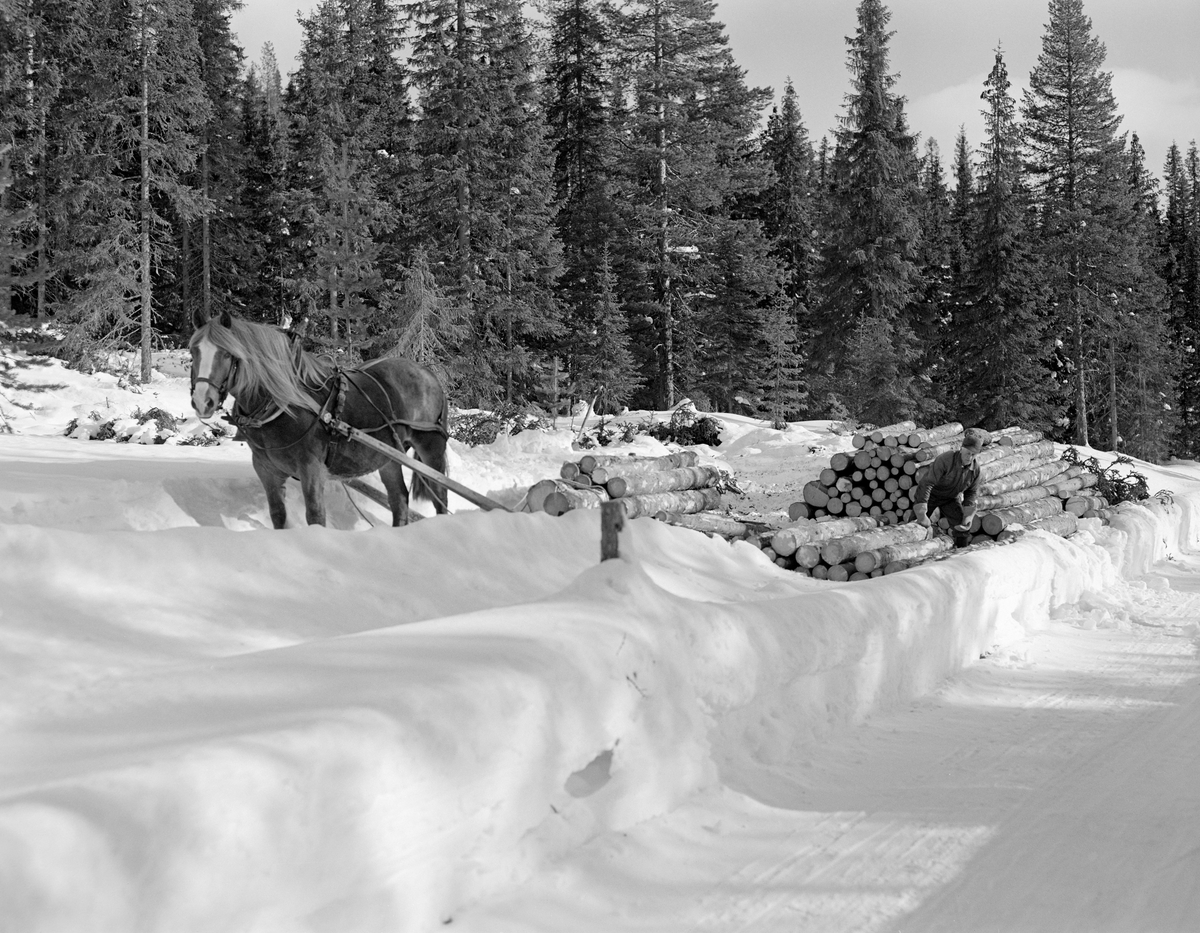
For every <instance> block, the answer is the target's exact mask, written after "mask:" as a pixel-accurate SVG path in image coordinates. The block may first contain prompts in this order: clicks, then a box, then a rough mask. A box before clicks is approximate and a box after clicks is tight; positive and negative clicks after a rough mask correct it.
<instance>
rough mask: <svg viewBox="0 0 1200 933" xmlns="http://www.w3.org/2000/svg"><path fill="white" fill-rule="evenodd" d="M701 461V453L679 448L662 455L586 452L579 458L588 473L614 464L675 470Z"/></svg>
mask: <svg viewBox="0 0 1200 933" xmlns="http://www.w3.org/2000/svg"><path fill="white" fill-rule="evenodd" d="M699 462H700V455H699V454H697V453H696V451H694V450H679V451H676V452H675V453H673V454H665V455H664V456H661V457H639V456H635V455H631V454H624V455H622V454H584V455H583V456H582V457H580V458H579V469H580V470H581V471H582V472H584V473H587V474H589V475H590V474H592V473H593V472H595V470H596V468H597V467H601V466H602V467H609V466H612V465H614V464H618V463H619V464H621V465H623V466H628V465H630V464H635V463H636V464H639V466H637V467H634V468H633V469H637V470H642V469H646V470H673V469H675V468H676V467H685V466H695V465H696V464H697V463H699Z"/></svg>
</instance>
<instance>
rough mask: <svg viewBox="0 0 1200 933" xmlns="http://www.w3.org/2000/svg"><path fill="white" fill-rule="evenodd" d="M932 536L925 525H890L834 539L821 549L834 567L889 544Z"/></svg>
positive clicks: (823, 556) (903, 542)
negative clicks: (864, 552)
mask: <svg viewBox="0 0 1200 933" xmlns="http://www.w3.org/2000/svg"><path fill="white" fill-rule="evenodd" d="M929 536H930V530H929V529H928V528H926V527H924V526H923V525H918V524H915V523H913V524H908V525H890V526H887V527H884V528H875V529H872V530H870V531H861V532H858V533H857V534H852V535H847V536H846V537H843V538H833V539H832V540H830V541H826V542H825V543H824V544H823V545H822V547H821V559H822V560H823V561H825V563H827V564H829V565H830V566H833V565H834V564H840V563H842V562H844V561H848V560H853V559H854V558H855V557H857V556H858V555H859V554H861V553H862V552H863V551H873V550H875V549H877V548H881V547H884V546H886V545H889V544H907V543H908V542H910V541H923V540H925V539H926V538H928V537H929Z"/></svg>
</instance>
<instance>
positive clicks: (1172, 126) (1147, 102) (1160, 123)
mask: <svg viewBox="0 0 1200 933" xmlns="http://www.w3.org/2000/svg"><path fill="white" fill-rule="evenodd" d="M1112 85H1113V96H1114V97H1115V98H1116V100H1117V109H1118V110H1119V111H1120V112H1121V114H1122V115H1123V116H1124V118H1125V119H1124V120H1123V121H1122V123H1121V128H1122V129H1123V130H1125V131H1127V132H1129V133H1137V134H1138V138H1139V139H1140V140H1141V142H1142V146H1143V147H1144V148H1145V150H1146V158H1147V161H1148V162H1149V163H1150V168H1152V169H1153V168H1157V167H1159V166H1161V164H1162V162H1163V160H1165V159H1166V155H1167V149H1168V148H1169V147H1170V145H1171V143H1172V142H1176V143H1178V144H1179V146H1180V148H1183V149H1186V148H1187V145H1188V143H1190V142H1191V141H1192V140H1193V139H1197V138H1200V83H1198V82H1197V81H1196V79H1195V78H1191V77H1188V78H1181V79H1178V80H1169V79H1167V78H1164V77H1162V76H1161V75H1156V74H1151V73H1150V72H1148V71H1143V70H1140V69H1135V68H1118V69H1115V70H1114V71H1113V78H1112Z"/></svg>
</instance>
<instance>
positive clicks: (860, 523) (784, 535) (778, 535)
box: [771, 515, 879, 555]
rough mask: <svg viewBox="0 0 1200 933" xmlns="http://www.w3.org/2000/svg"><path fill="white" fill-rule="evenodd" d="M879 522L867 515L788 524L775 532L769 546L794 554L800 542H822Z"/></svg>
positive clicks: (873, 526) (867, 528)
mask: <svg viewBox="0 0 1200 933" xmlns="http://www.w3.org/2000/svg"><path fill="white" fill-rule="evenodd" d="M878 527H879V522H878V521H877V520H876V519H874V518H871V517H870V516H867V515H860V516H858V517H857V518H837V519H833V520H831V521H827V522H804V523H803V524H799V525H789V526H788V527H787V528H781V529H779V531H777V532H775V534H774V536H773V537H772V538H771V547H773V548H774V549H775V552H776V553H777V554H784V555H789V554H794V553H795V551H796V548H798V547H800V545H802V544H818V545H819V544H823V543H825V542H826V541H829V540H831V539H833V538H839V537H842V536H844V535H852V534H855V533H856V532H860V531H867V530H869V529H872V528H878Z"/></svg>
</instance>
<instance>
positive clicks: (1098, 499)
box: [1063, 496, 1108, 518]
mask: <svg viewBox="0 0 1200 933" xmlns="http://www.w3.org/2000/svg"><path fill="white" fill-rule="evenodd" d="M1063 508H1064V509H1065V510H1066V511H1068V512H1070V513H1071V514H1072V515H1074V516H1076V517H1077V518H1083V517H1084V516H1086V515H1087V513H1088V512H1098V511H1099V510H1100V509H1106V508H1108V500H1107V499H1105V498H1104V497H1103V496H1071V498H1070V499H1068V500H1067V501H1066V502H1064V503H1063Z"/></svg>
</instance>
